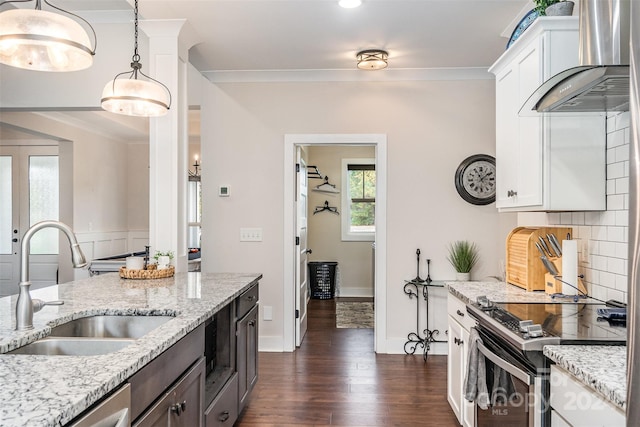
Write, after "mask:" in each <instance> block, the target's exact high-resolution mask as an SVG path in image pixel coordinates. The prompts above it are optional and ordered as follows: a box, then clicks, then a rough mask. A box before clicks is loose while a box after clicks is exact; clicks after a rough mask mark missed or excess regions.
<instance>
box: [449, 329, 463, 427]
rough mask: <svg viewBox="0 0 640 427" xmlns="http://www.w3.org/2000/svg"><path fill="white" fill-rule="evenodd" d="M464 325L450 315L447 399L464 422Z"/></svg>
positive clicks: (459, 419)
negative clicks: (462, 343)
mask: <svg viewBox="0 0 640 427" xmlns="http://www.w3.org/2000/svg"><path fill="white" fill-rule="evenodd" d="M462 332H463V329H462V326H460V324H459V323H458V322H456V321H455V320H454V319H453V318H452V317H451V316H449V354H448V356H447V399H448V400H449V404H450V405H451V409H453V412H454V413H455V414H456V418H458V422H460V423H462V383H463V381H464V376H463V375H462V369H461V367H462V363H463V351H462V350H463V349H462V345H461V344H460V342H462V341H463V336H462Z"/></svg>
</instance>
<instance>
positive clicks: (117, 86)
mask: <svg viewBox="0 0 640 427" xmlns="http://www.w3.org/2000/svg"><path fill="white" fill-rule="evenodd" d="M169 103H170V101H169V95H168V93H167V90H166V89H165V88H164V87H163V86H162V85H160V84H158V83H156V82H152V81H146V80H138V79H115V80H112V81H110V82H109V83H107V84H106V86H105V87H104V90H103V91H102V108H103V109H104V110H106V111H110V112H112V113H116V114H124V115H127V116H142V117H155V116H162V115H165V114H166V113H167V111H168V110H169Z"/></svg>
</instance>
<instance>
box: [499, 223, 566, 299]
mask: <svg viewBox="0 0 640 427" xmlns="http://www.w3.org/2000/svg"><path fill="white" fill-rule="evenodd" d="M547 234H553V235H555V236H556V237H557V239H558V241H560V242H562V240H563V239H566V236H567V234H571V235H573V229H572V228H570V227H517V228H514V229H513V230H512V231H511V233H509V235H508V236H507V242H506V249H507V253H506V265H505V267H506V281H507V283H511V284H512V285H515V286H518V287H520V288H523V289H525V290H527V291H546V288H547V286H546V282H547V281H546V278H545V273H547V270H546V269H545V268H544V265H543V264H542V260H541V259H540V255H541V254H540V252H538V249H536V246H535V244H536V242H538V241H539V240H538V237H543V238H544V239H545V240H546V236H547ZM547 245H548V243H547ZM548 258H549V260H550V261H551V262H553V264H554V265H555V266H556V268H557V269H558V271H561V270H562V262H561V259H560V258H552V257H548ZM552 279H553V278H552ZM553 281H554V282H555V280H553Z"/></svg>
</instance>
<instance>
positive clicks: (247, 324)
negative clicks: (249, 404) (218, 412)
mask: <svg viewBox="0 0 640 427" xmlns="http://www.w3.org/2000/svg"><path fill="white" fill-rule="evenodd" d="M236 345H237V352H236V355H237V361H238V366H237V369H238V399H239V402H238V403H239V408H238V412H242V410H243V409H244V407H245V404H246V401H247V398H248V397H249V394H250V393H251V390H253V387H254V386H255V384H256V382H257V381H258V306H257V305H254V306H253V308H252V309H251V310H250V311H249V313H247V314H246V315H245V316H244V317H243V318H242V319H240V320H238V323H237V343H236Z"/></svg>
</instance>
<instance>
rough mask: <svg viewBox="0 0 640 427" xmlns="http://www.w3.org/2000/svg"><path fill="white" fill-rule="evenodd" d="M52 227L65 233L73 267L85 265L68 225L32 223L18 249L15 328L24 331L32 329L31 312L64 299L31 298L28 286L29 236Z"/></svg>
mask: <svg viewBox="0 0 640 427" xmlns="http://www.w3.org/2000/svg"><path fill="white" fill-rule="evenodd" d="M47 227H53V228H57V229H59V230H60V231H62V232H63V233H64V234H66V235H67V238H68V239H69V244H70V245H71V261H72V263H73V267H74V268H82V267H84V266H86V265H87V261H86V259H85V257H84V254H83V253H82V250H81V249H80V245H78V239H76V236H75V234H73V230H71V227H69V226H68V225H66V224H64V223H62V222H59V221H42V222H39V223H37V224H35V225H33V226H32V227H31V228H30V229H28V230H27V232H26V233H25V234H24V237H23V238H22V244H21V251H20V285H19V286H20V293H19V294H18V302H17V303H16V330H17V331H25V330H29V329H33V313H34V312H38V311H40V310H41V309H42V308H43V307H44V306H45V305H62V304H64V301H42V300H39V299H31V294H30V293H29V288H30V287H31V282H30V281H29V252H30V241H31V237H33V235H34V234H36V233H37V232H38V231H40V230H42V229H43V228H47Z"/></svg>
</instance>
